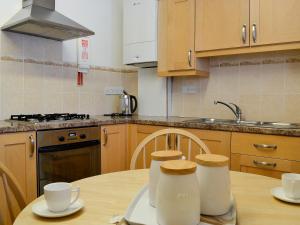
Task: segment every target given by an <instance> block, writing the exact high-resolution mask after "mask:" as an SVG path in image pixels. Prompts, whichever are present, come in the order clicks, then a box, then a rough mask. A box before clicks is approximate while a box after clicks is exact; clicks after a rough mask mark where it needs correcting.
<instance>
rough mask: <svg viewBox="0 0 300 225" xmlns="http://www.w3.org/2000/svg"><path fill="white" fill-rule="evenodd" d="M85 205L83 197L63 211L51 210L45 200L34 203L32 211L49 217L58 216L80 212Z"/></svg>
mask: <svg viewBox="0 0 300 225" xmlns="http://www.w3.org/2000/svg"><path fill="white" fill-rule="evenodd" d="M83 207H84V203H83V201H82V200H81V199H78V200H77V201H76V202H75V203H74V204H73V205H71V206H70V207H69V208H68V209H66V210H64V211H62V212H51V211H49V210H48V206H47V204H46V201H45V200H41V201H38V202H37V203H35V204H33V206H32V212H33V213H34V214H35V215H38V216H41V217H47V218H58V217H64V216H68V215H71V214H73V213H76V212H78V211H79V210H80V209H82V208H83Z"/></svg>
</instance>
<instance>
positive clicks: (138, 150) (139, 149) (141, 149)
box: [130, 128, 210, 170]
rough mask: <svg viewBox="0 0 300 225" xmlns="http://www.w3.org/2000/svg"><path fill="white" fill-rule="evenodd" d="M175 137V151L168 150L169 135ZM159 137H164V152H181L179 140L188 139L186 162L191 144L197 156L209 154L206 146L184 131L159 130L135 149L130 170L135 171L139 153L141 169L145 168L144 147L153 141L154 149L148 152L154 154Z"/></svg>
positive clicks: (190, 151) (145, 155)
mask: <svg viewBox="0 0 300 225" xmlns="http://www.w3.org/2000/svg"><path fill="white" fill-rule="evenodd" d="M172 134H173V135H175V137H176V141H175V149H170V147H169V135H172ZM160 136H165V149H164V150H177V151H180V150H181V143H180V142H181V138H182V137H187V138H188V157H187V159H188V160H191V154H192V143H193V142H194V143H195V144H196V145H197V146H198V149H199V154H202V153H210V151H209V149H208V147H207V146H206V144H204V142H203V141H201V140H200V139H199V138H198V137H197V136H195V135H194V134H192V133H190V132H188V131H185V130H181V129H175V128H169V129H163V130H159V131H156V132H154V133H153V134H151V135H149V136H147V137H146V138H145V139H144V140H143V141H142V142H141V143H140V144H139V145H138V146H137V148H136V149H135V151H134V153H133V155H132V158H131V162H130V169H131V170H133V169H136V162H137V159H138V157H139V154H140V153H141V152H143V168H146V167H147V166H146V164H147V163H146V161H147V160H146V158H147V155H149V154H146V153H147V151H146V145H147V144H149V143H150V142H152V141H154V149H150V152H154V151H157V140H158V138H159V137H160Z"/></svg>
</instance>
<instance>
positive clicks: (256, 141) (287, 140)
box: [231, 133, 300, 161]
mask: <svg viewBox="0 0 300 225" xmlns="http://www.w3.org/2000/svg"><path fill="white" fill-rule="evenodd" d="M231 152H232V153H240V154H246V155H254V156H263V157H269V158H278V159H288V160H296V161H300V138H299V137H285V136H274V135H261V134H246V133H232V139H231Z"/></svg>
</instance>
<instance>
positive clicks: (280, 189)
mask: <svg viewBox="0 0 300 225" xmlns="http://www.w3.org/2000/svg"><path fill="white" fill-rule="evenodd" d="M271 194H272V195H273V196H274V197H275V198H278V199H280V200H281V201H285V202H289V203H294V204H300V199H292V198H288V197H286V196H285V194H284V191H283V187H276V188H273V189H272V190H271Z"/></svg>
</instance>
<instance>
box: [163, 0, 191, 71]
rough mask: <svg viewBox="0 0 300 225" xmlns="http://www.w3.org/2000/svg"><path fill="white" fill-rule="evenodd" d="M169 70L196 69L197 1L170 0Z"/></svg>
mask: <svg viewBox="0 0 300 225" xmlns="http://www.w3.org/2000/svg"><path fill="white" fill-rule="evenodd" d="M167 29H168V39H167V41H168V54H167V57H168V70H169V71H174V70H175V71H176V70H190V69H195V55H194V49H195V44H194V43H195V41H194V33H195V0H168V27H167Z"/></svg>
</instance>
